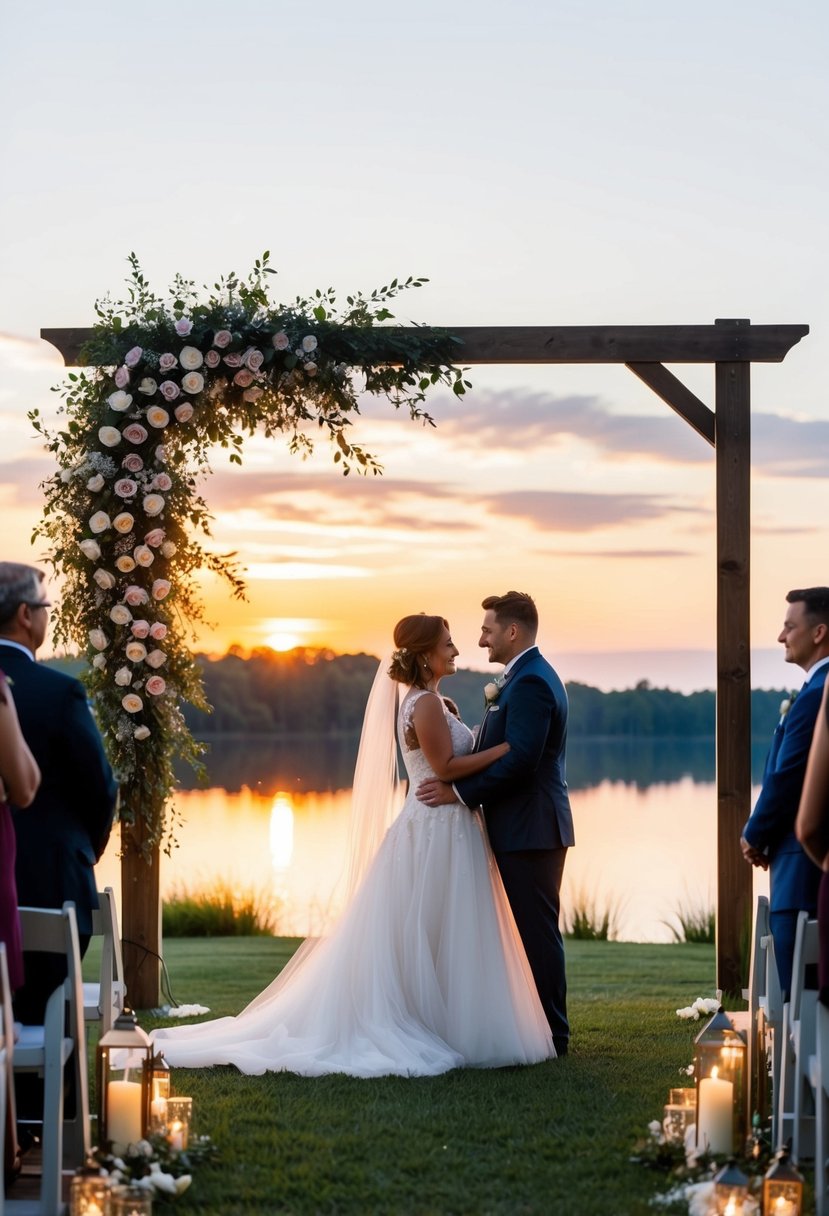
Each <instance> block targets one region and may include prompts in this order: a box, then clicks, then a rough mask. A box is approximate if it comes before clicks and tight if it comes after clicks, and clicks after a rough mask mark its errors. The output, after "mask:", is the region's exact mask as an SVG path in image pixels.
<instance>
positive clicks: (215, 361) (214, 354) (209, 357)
mask: <svg viewBox="0 0 829 1216" xmlns="http://www.w3.org/2000/svg"><path fill="white" fill-rule="evenodd" d="M204 361H205V363H206V364H207V366H208V367H218V366H219V364H220V363H221V361H222V356H221V355H220V354H219V352H218V351H217V350H209V351H208V352H207V354H206V355H205V356H204Z"/></svg>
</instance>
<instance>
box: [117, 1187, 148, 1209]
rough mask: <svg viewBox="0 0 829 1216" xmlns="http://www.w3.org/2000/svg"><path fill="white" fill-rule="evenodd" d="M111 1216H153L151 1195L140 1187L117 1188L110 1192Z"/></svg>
mask: <svg viewBox="0 0 829 1216" xmlns="http://www.w3.org/2000/svg"><path fill="white" fill-rule="evenodd" d="M111 1211H112V1216H153V1199H152V1195H151V1193H150V1192H149V1191H148V1190H146V1189H145V1188H144V1187H142V1186H118V1187H116V1188H115V1190H114V1191H113V1192H112V1209H111Z"/></svg>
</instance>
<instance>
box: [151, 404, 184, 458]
mask: <svg viewBox="0 0 829 1216" xmlns="http://www.w3.org/2000/svg"><path fill="white" fill-rule="evenodd" d="M179 409H181V406H179ZM155 458H156V460H157V461H158V463H159V464H166V463H167V449H166V448H165V446H164V444H163V443H160V444H159V445H158V447H157V448H156V449H155Z"/></svg>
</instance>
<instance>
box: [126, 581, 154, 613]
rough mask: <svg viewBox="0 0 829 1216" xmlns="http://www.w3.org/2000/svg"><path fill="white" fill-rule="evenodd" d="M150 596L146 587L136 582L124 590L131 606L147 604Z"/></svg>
mask: <svg viewBox="0 0 829 1216" xmlns="http://www.w3.org/2000/svg"><path fill="white" fill-rule="evenodd" d="M149 598H150V597H149V595H147V592H146V591H145V590H144V588H143V587H139V586H138V585H137V584H136V583H131V584H130V586H129V587H127V589H126V591H125V592H124V600H125V602H126V603H127V604H129V606H130V608H139V607H140V606H141V605H142V604H146V602H147V600H148V599H149Z"/></svg>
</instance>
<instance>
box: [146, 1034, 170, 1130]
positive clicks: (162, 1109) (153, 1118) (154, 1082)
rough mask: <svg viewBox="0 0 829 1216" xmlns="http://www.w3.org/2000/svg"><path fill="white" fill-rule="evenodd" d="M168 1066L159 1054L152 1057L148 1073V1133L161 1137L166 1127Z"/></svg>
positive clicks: (168, 1085)
mask: <svg viewBox="0 0 829 1216" xmlns="http://www.w3.org/2000/svg"><path fill="white" fill-rule="evenodd" d="M169 1096H170V1065H169V1064H168V1063H167V1061H166V1060H165V1059H164V1056H163V1055H162V1054H161V1052H158V1053H157V1054H156V1055H154V1056H153V1061H152V1065H151V1073H150V1131H151V1132H153V1133H155V1134H160V1135H163V1133H164V1131H165V1129H166V1127H167V1099H168V1098H169Z"/></svg>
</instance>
